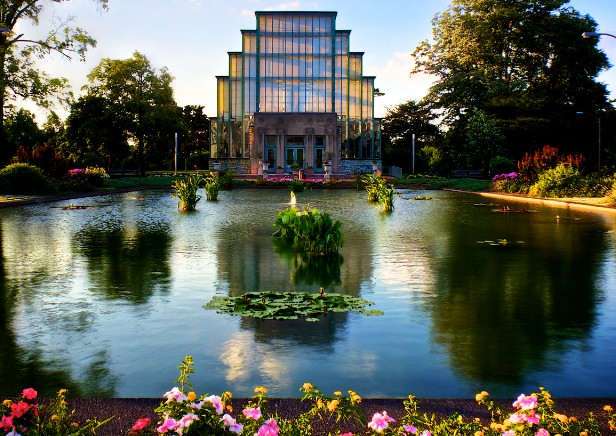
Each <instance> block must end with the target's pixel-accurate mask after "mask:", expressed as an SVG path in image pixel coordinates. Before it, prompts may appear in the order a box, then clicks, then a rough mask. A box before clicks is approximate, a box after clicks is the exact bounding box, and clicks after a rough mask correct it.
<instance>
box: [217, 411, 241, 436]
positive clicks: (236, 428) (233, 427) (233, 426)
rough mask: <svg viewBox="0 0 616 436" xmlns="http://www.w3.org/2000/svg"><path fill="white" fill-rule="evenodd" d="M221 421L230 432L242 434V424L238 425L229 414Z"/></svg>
mask: <svg viewBox="0 0 616 436" xmlns="http://www.w3.org/2000/svg"><path fill="white" fill-rule="evenodd" d="M220 420H221V421H222V423H223V425H224V426H225V427H228V428H229V431H230V432H233V433H237V434H240V433H241V432H242V429H243V428H244V426H243V425H242V424H238V423H237V421H236V420H235V419H233V417H232V416H231V415H229V414H228V413H225V414H224V415H223V416H222V418H221V419H220Z"/></svg>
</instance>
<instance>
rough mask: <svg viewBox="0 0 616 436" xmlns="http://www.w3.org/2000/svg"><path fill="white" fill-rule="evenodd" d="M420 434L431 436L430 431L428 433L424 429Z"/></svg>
mask: <svg viewBox="0 0 616 436" xmlns="http://www.w3.org/2000/svg"><path fill="white" fill-rule="evenodd" d="M421 436H432V433H430V432H429V431H428V430H424V431H422V432H421Z"/></svg>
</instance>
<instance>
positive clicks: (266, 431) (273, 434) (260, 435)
mask: <svg viewBox="0 0 616 436" xmlns="http://www.w3.org/2000/svg"><path fill="white" fill-rule="evenodd" d="M256 436H278V430H276V429H274V428H272V427H270V426H269V425H267V424H263V425H262V426H261V427H259V431H258V432H257V434H256Z"/></svg>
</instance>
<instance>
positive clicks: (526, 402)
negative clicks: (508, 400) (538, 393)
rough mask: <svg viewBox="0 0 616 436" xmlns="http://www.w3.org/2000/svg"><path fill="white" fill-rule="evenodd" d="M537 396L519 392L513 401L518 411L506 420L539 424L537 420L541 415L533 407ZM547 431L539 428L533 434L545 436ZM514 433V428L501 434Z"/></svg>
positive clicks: (536, 404)
mask: <svg viewBox="0 0 616 436" xmlns="http://www.w3.org/2000/svg"><path fill="white" fill-rule="evenodd" d="M537 406H538V403H537V397H535V396H533V395H530V396H528V397H527V396H526V395H524V394H521V395H520V396H519V397H518V398H517V399H516V400H515V401H514V402H513V407H515V408H516V409H517V410H518V411H517V412H516V413H513V414H511V416H509V418H507V421H509V422H510V423H511V424H514V425H516V424H522V425H525V424H528V425H530V426H533V425H537V426H538V425H539V420H540V419H541V415H539V414H538V413H537V412H536V411H535V409H536V408H537ZM548 434H549V433H548V432H547V430H545V429H544V428H540V429H538V430H537V432H536V433H535V436H547V435H548ZM513 435H515V431H514V430H507V431H506V432H504V433H503V436H513Z"/></svg>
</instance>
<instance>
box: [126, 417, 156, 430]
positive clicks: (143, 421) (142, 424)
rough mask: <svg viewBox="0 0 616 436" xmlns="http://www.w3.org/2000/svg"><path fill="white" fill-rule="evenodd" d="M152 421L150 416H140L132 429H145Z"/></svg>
mask: <svg viewBox="0 0 616 436" xmlns="http://www.w3.org/2000/svg"><path fill="white" fill-rule="evenodd" d="M150 421H151V419H150V418H140V419H138V420H137V421H135V423H134V424H133V427H132V428H131V430H133V431H139V430H143V429H144V428H146V427H147V426H148V424H149V423H150Z"/></svg>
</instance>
